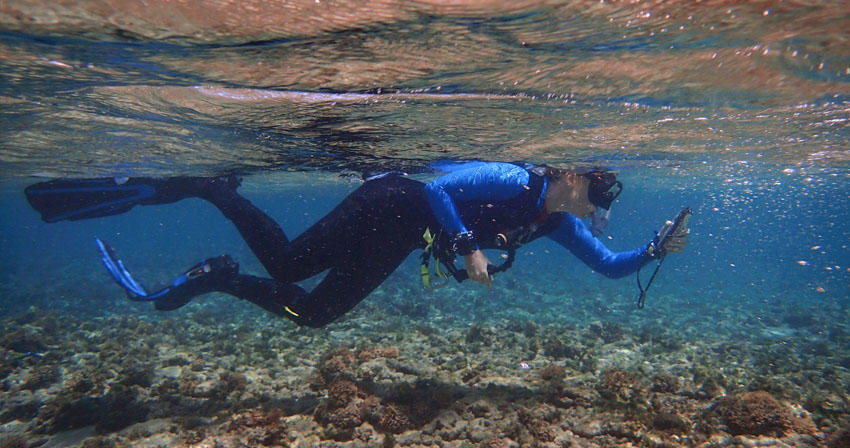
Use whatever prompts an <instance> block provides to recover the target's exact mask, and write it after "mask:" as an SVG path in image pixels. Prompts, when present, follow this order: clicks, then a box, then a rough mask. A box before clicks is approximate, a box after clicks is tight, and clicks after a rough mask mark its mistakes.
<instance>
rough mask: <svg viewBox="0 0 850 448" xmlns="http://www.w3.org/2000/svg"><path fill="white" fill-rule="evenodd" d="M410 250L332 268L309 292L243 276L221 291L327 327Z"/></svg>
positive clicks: (301, 322) (299, 320)
mask: <svg viewBox="0 0 850 448" xmlns="http://www.w3.org/2000/svg"><path fill="white" fill-rule="evenodd" d="M410 251H411V250H410V249H407V250H405V248H397V250H395V251H394V252H395V253H393V254H391V255H389V256H387V252H389V251H382V252H384V253H383V254H382V255H383V256H381V257H372V258H370V259H368V260H360V261H358V262H353V261H352V262H351V263H349V264H346V265H344V266H340V267H335V268H332V269H331V270H330V271H329V272H328V274H327V276H326V277H325V278H324V279H323V280H322V282H321V283H319V285H318V286H316V287H315V288H314V289H313V290H312V291H310V292H309V293H308V292H306V291H304V290H303V289H301V288H300V287H298V286H297V285H293V284H291V283H283V282H279V281H276V280H273V279H269V278H260V277H254V276H250V275H239V276H236V277H235V278H234V279H232V280H231V281H230V282H228V284H227V285H224V286H223V287H222V288H221V289H220V291H222V292H225V293H228V294H231V295H233V296H236V297H238V298H240V299H243V300H248V301H249V302H252V303H254V304H255V305H257V306H259V307H261V308H263V309H264V310H266V311H269V312H271V313H273V314H275V315H277V316H281V317H286V318H288V319H290V320H292V321H293V322H295V323H296V324H298V325H304V326H308V327H313V328H318V327H322V326H325V325H327V324H328V323H330V322H332V321H334V320H336V319H337V318H338V317H340V316H342V315H343V314H345V313H346V312H348V311H349V310H351V309H352V308H354V306H355V305H357V304H358V303H360V301H362V300H363V299H364V298H365V297H366V296H367V295H369V293H370V292H372V291H373V290H374V289H375V288H377V287H378V286H379V285H380V284H381V283H382V282H383V281H384V280H386V278H387V277H388V276H389V275H390V274H391V273H392V272H393V271H394V270H395V269H396V268H397V267H398V265H399V264H401V262H402V261H404V259H405V258H406V257H407V255H408V254H409V253H410Z"/></svg>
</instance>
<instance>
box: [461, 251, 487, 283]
mask: <svg viewBox="0 0 850 448" xmlns="http://www.w3.org/2000/svg"><path fill="white" fill-rule="evenodd" d="M463 262H464V264H465V265H466V273H467V274H468V275H469V278H470V280H473V281H476V282H478V283H481V284H482V285H487V287H488V288H489V287H490V286H491V285H490V281H491V280H493V278H492V277H491V276H490V274H488V273H487V265H488V264H490V260H488V259H487V256H486V255H484V252H481V251H480V250H476V251H473V252H472V253H471V254H469V255H465V256H464V257H463Z"/></svg>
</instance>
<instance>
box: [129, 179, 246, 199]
mask: <svg viewBox="0 0 850 448" xmlns="http://www.w3.org/2000/svg"><path fill="white" fill-rule="evenodd" d="M129 182H130V183H134V184H147V185H150V186H151V187H153V189H154V190H155V192H156V193H155V194H154V195H153V196H152V197H151V198H150V199H146V200H144V201H142V202H141V203H143V204H148V205H151V204H170V203H172V202H177V201H179V200H181V199H186V198H201V199H206V200H212V199H213V198H218V197H225V196H228V195H230V194H234V193H236V189H237V188H239V185H240V184H241V183H242V179H241V178H240V177H237V176H235V175H226V176H216V177H170V178H165V179H154V178H144V177H139V178H131V179H130V180H129Z"/></svg>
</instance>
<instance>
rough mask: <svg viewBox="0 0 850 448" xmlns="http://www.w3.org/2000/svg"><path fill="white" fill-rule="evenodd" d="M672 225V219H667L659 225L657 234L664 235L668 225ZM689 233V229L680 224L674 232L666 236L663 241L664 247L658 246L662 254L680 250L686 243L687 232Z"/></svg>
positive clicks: (668, 227)
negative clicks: (662, 224)
mask: <svg viewBox="0 0 850 448" xmlns="http://www.w3.org/2000/svg"><path fill="white" fill-rule="evenodd" d="M672 226H673V221H669V220H668V221H667V222H665V223H664V226H662V227H661V230H660V231H659V232H658V234H659V235H664V233H665V232H667V230H668V229H670V227H672ZM690 233H691V229H689V228H688V226H686V225H685V226H681V227H679V229H678V230H676V233H674V234H672V235H670V236H669V237H668V238H667V241H666V242H665V243H664V247H659V248H658V249H660V250H661V253H662V254H669V253H674V252H681V251H682V250H684V249H685V246H687V245H688V234H690Z"/></svg>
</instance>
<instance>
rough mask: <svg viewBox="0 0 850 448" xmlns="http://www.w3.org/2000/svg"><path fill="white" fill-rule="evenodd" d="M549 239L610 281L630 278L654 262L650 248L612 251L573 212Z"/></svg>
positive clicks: (562, 220)
mask: <svg viewBox="0 0 850 448" xmlns="http://www.w3.org/2000/svg"><path fill="white" fill-rule="evenodd" d="M548 236H549V238H551V239H553V240H555V241H556V242H557V243H558V244H560V245H562V246H564V247H565V248H567V249H568V250H569V251H570V252H572V253H573V254H574V255H575V256H576V257H578V258H579V259H580V260H581V261H583V262H584V263H585V264H586V265H588V266H590V267H591V268H592V269H593V270H594V271H596V272H599V273H601V274H603V275H605V276H606V277H610V278H620V277H624V276H626V275H629V274H631V273H633V272H635V271H637V270H638V269H640V268H641V267H642V266H643V265H645V264H646V263H649V262H650V261H651V260H652V259H653V258H652V256H650V255H649V253H648V252H647V247H648V245H647V246H644V247H641V248H638V249H635V250H630V251H625V252H613V251H611V250H610V249H608V248H607V247H605V245H604V244H602V242H601V241H599V240H598V239H596V238H595V237H594V236H593V235H592V234H591V233H590V229H588V228H587V226H586V225H585V224H584V222H583V221H582V220H580V219H578V218H576V217H575V216H574V215H571V214H569V213H564V214H563V217H562V219H561V223H560V224H559V225H558V227H557V228H556V229H555V231H553V232H552V233H550V234H549V235H548Z"/></svg>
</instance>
